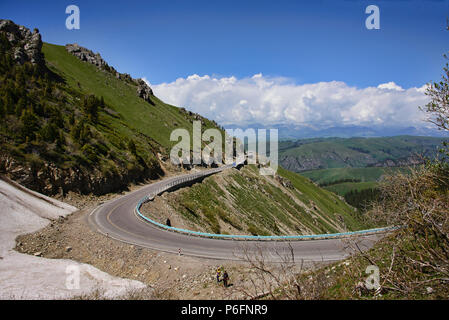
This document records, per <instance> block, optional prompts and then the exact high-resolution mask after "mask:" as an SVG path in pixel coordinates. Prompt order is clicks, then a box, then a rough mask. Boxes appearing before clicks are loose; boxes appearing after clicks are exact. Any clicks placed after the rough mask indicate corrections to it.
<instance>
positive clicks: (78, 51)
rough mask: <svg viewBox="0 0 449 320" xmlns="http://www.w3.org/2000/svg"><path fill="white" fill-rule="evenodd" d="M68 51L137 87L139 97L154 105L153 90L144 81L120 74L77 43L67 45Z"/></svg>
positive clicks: (98, 56) (99, 57)
mask: <svg viewBox="0 0 449 320" xmlns="http://www.w3.org/2000/svg"><path fill="white" fill-rule="evenodd" d="M65 48H66V50H67V51H68V52H70V53H71V54H73V55H74V56H75V57H77V58H78V59H80V60H81V61H86V62H88V63H91V64H93V65H95V66H96V67H97V68H98V69H100V70H105V71H107V72H110V73H112V74H113V75H114V76H115V77H116V78H117V79H120V80H123V81H126V82H129V83H132V84H135V85H137V95H138V96H139V98H142V99H143V100H145V101H146V102H148V103H151V104H154V103H153V101H151V96H153V90H152V89H151V88H150V86H149V85H148V84H147V83H146V82H145V81H144V80H142V79H133V78H132V77H131V76H130V75H129V74H127V73H120V72H118V71H117V70H115V69H114V67H111V66H109V65H108V64H107V63H106V61H104V60H103V58H102V57H101V55H100V54H99V53H94V52H93V51H92V50H89V49H86V48H84V47H81V46H80V45H78V44H77V43H74V44H66V46H65Z"/></svg>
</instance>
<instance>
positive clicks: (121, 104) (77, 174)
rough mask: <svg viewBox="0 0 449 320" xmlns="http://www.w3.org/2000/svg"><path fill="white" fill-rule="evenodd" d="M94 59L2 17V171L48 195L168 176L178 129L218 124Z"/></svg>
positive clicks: (99, 190) (107, 189) (101, 189)
mask: <svg viewBox="0 0 449 320" xmlns="http://www.w3.org/2000/svg"><path fill="white" fill-rule="evenodd" d="M30 48H31V49H30ZM41 48H42V52H41ZM96 56H97V57H99V58H100V56H99V55H96ZM100 59H101V58H100ZM91 62H92V61H82V59H80V58H79V57H77V56H75V55H73V54H72V53H69V52H68V50H67V49H66V47H64V46H57V45H51V44H42V42H41V40H40V34H39V31H38V30H37V29H36V30H35V31H33V33H31V32H30V31H29V30H28V29H26V28H24V27H22V26H18V25H16V24H14V23H13V22H12V21H9V20H0V69H1V71H2V72H1V76H0V116H1V117H0V144H1V148H2V153H1V154H0V171H1V172H3V173H6V174H8V175H9V176H10V177H11V178H13V179H14V180H15V181H18V182H20V183H22V184H24V185H26V186H27V187H30V188H32V189H33V190H36V191H40V192H43V193H45V194H48V195H52V194H56V193H65V192H67V191H69V190H71V191H76V192H81V193H91V192H92V193H95V194H103V193H107V192H113V191H117V190H120V189H124V188H126V186H127V185H128V184H129V183H130V182H133V181H142V180H144V179H147V178H156V177H158V176H160V175H163V174H164V172H163V169H162V167H161V159H165V158H166V157H167V155H168V152H169V150H170V147H171V145H173V144H174V143H175V142H170V141H169V139H170V133H171V131H172V130H174V129H175V128H185V129H187V130H189V131H190V132H191V131H192V122H193V121H194V120H199V121H201V122H202V125H203V129H207V128H211V127H214V128H216V127H217V125H216V124H215V123H214V122H211V121H209V120H207V119H205V118H203V117H201V116H199V115H197V114H194V113H191V112H188V111H186V110H185V109H182V108H176V107H173V106H170V105H167V104H164V103H163V102H161V101H160V100H159V99H157V97H155V96H153V95H152V91H151V88H149V87H148V88H147V87H145V85H144V83H143V82H142V81H141V80H136V79H132V78H131V77H129V76H127V75H122V74H118V73H116V71H115V70H114V69H113V68H112V67H109V66H108V65H107V64H103V65H100V66H98V65H95V64H93V63H91ZM117 75H118V77H117ZM142 86H143V89H144V90H143V92H142Z"/></svg>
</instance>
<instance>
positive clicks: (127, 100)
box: [42, 43, 216, 148]
mask: <svg viewBox="0 0 449 320" xmlns="http://www.w3.org/2000/svg"><path fill="white" fill-rule="evenodd" d="M42 51H43V53H44V55H45V59H46V61H47V63H48V66H49V67H50V69H51V70H53V71H54V72H56V73H57V74H59V75H61V76H62V77H63V78H64V80H65V81H66V84H67V86H68V87H69V88H71V89H74V90H79V91H81V92H82V93H84V94H94V95H96V96H102V97H104V101H105V103H106V104H107V105H108V106H110V107H111V108H112V109H113V110H114V111H115V112H117V113H118V114H119V115H120V117H121V121H122V122H124V123H126V124H127V126H129V127H130V128H132V129H135V130H137V131H138V132H139V133H142V134H144V135H146V136H148V137H151V139H153V140H154V141H155V142H156V143H158V145H160V146H161V147H164V148H169V147H170V146H172V145H173V144H174V143H175V142H170V133H171V132H172V130H173V129H175V128H178V127H179V128H186V129H188V130H189V131H190V132H191V130H192V121H193V118H192V117H191V116H188V115H186V113H185V112H184V111H183V110H182V109H180V108H177V107H174V106H171V105H168V104H165V103H163V102H162V101H161V100H159V99H158V98H157V97H153V98H152V101H153V102H154V105H151V104H149V103H147V102H146V101H144V100H143V99H140V98H139V97H138V96H137V95H136V85H134V84H131V83H129V82H126V81H123V80H120V79H117V78H116V77H115V76H113V75H112V74H111V73H108V72H105V71H101V70H99V69H98V68H96V67H95V66H94V65H92V64H89V63H87V62H83V61H81V60H79V59H78V58H77V57H75V56H73V55H71V54H69V53H68V52H67V51H66V50H65V48H64V47H63V46H58V45H53V44H48V43H46V44H44V46H43V50H42ZM202 120H203V122H204V125H203V128H212V127H216V125H214V124H213V123H212V122H211V121H209V120H207V119H206V118H202ZM110 121H111V125H112V127H113V128H114V129H115V130H119V131H120V133H121V134H124V135H125V136H126V137H130V135H131V134H130V133H129V132H128V131H127V130H124V129H123V126H122V124H121V123H120V121H119V120H118V119H116V118H112V119H110Z"/></svg>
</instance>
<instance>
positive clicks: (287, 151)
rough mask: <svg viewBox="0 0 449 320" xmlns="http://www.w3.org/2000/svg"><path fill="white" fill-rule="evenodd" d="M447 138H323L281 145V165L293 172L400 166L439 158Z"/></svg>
mask: <svg viewBox="0 0 449 320" xmlns="http://www.w3.org/2000/svg"><path fill="white" fill-rule="evenodd" d="M444 140H445V139H444V138H433V137H414V136H396V137H384V138H348V139H343V138H323V139H305V140H297V141H283V142H280V143H279V161H280V163H281V165H282V166H283V167H284V168H286V169H288V170H291V171H294V172H303V171H310V170H317V169H330V168H345V167H354V168H363V167H399V166H407V165H410V164H417V163H422V158H421V157H422V156H424V157H430V158H433V157H435V156H436V155H437V153H438V149H439V147H441V143H442V142H443V141H444Z"/></svg>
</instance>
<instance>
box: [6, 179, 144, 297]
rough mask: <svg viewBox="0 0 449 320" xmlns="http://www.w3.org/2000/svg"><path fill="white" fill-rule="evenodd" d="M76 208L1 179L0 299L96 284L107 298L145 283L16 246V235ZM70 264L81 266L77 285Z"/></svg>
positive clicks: (85, 289)
mask: <svg viewBox="0 0 449 320" xmlns="http://www.w3.org/2000/svg"><path fill="white" fill-rule="evenodd" d="M76 210H77V208H75V207H73V206H70V205H68V204H65V203H63V202H60V201H57V200H55V199H52V198H49V197H47V196H44V195H42V194H39V193H37V192H34V191H31V190H28V189H25V188H23V187H17V186H14V185H11V184H9V183H7V182H5V181H3V180H1V179H0V299H64V298H70V297H74V296H79V295H84V294H89V293H92V292H95V291H97V290H98V292H100V293H101V294H103V296H104V297H106V298H114V297H116V296H119V295H123V294H126V292H128V291H130V290H135V289H141V288H144V287H145V285H144V284H143V283H141V282H139V281H135V280H129V279H121V278H117V277H113V276H111V275H109V274H107V273H105V272H103V271H100V270H98V269H97V268H94V267H93V266H91V265H88V264H83V263H79V262H76V261H72V260H66V259H64V260H63V259H60V260H56V259H46V258H40V257H34V256H30V255H26V254H21V253H18V252H16V251H14V250H13V248H14V246H15V238H16V237H17V236H18V235H20V234H23V233H31V232H35V231H37V230H39V229H41V228H43V227H45V226H46V225H47V224H48V223H49V222H50V221H49V220H48V219H52V218H57V217H59V216H66V215H68V214H70V213H72V212H74V211H76ZM71 268H79V269H78V270H79V276H80V277H79V279H80V281H79V289H70V285H71V284H72V282H70V280H71V278H70V276H73V275H74V273H73V271H71ZM67 284H68V286H67Z"/></svg>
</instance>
